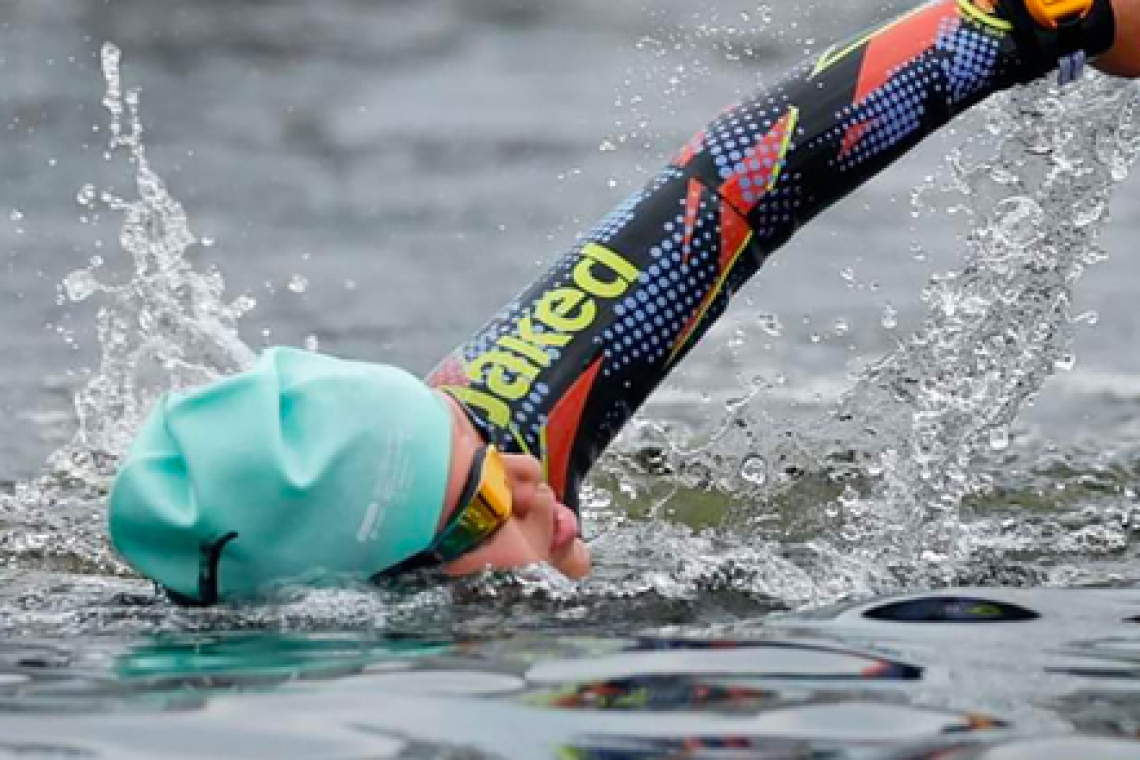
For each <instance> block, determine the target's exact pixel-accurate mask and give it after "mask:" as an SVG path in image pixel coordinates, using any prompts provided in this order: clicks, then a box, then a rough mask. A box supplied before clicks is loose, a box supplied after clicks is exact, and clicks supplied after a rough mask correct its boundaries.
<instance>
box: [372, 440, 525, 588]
mask: <svg viewBox="0 0 1140 760" xmlns="http://www.w3.org/2000/svg"><path fill="white" fill-rule="evenodd" d="M512 506H513V502H512V499H511V488H510V484H509V482H508V480H507V469H506V466H505V465H504V463H503V456H502V454H500V453H499V450H498V449H496V448H495V447H494V446H490V445H488V446H482V447H480V448H479V449H478V450H476V452H475V459H474V461H473V463H472V465H471V472H470V473H469V474H468V476H467V482H466V483H465V484H464V486H463V491H462V492H461V493H460V496H459V506H458V508H456V510H455V511H454V512H453V513H452V515H451V517H450V518H448V520H447V524H446V525H444V526H443V529H442V530H440V532H439V533H438V534H437V535H436V537H435V539H434V540H433V541H432V542H431V544H429V545H428V547H427V548H426V549H424V550H422V551H420V552H417V553H416V554H413V555H412V556H411V557H408V558H407V559H406V560H404V561H403V562H400V563H399V564H397V565H394V566H393V567H390V568H388V569H387V570H384V571H383V572H381V573H380V574H379V575H378V576H377V577H378V578H390V577H392V576H395V575H398V574H400V573H404V572H408V571H410V570H419V569H422V568H426V567H435V566H439V565H446V564H447V563H449V562H454V561H455V560H457V559H459V558H460V557H462V556H463V555H465V554H468V553H470V552H473V551H475V550H476V549H478V548H479V547H480V546H482V545H483V543H484V542H486V541H487V539H489V538H490V537H491V536H493V535H495V533H496V532H497V531H498V530H499V528H501V527H503V526H504V525H506V524H507V521H508V520H510V519H511V514H512V511H513V510H512Z"/></svg>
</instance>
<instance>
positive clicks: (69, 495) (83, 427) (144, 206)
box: [0, 44, 253, 571]
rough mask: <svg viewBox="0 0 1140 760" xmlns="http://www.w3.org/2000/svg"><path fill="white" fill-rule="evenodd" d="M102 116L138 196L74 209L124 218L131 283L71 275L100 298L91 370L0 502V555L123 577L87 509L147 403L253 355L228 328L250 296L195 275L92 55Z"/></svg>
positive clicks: (86, 273)
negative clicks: (33, 470)
mask: <svg viewBox="0 0 1140 760" xmlns="http://www.w3.org/2000/svg"><path fill="white" fill-rule="evenodd" d="M101 58H102V67H103V75H104V78H105V79H106V83H107V89H106V95H105V97H104V99H103V105H104V106H105V107H106V109H107V111H108V113H109V114H110V117H111V118H110V134H111V140H110V144H109V145H108V148H107V158H108V160H111V159H113V158H114V157H116V156H120V155H123V156H125V157H126V158H127V160H128V161H129V162H130V164H131V165H132V168H133V170H134V186H135V189H136V191H137V193H138V197H137V198H134V199H129V198H122V197H119V196H117V195H115V194H113V193H111V192H109V191H103V192H100V191H98V190H97V189H96V188H95V187H94V186H93V185H85V186H84V187H83V188H82V189H80V191H79V193H78V195H77V200H78V202H79V203H80V205H81V206H83V207H84V208H85V210H86V213H94V212H96V211H97V210H98V209H99V208H100V207H105V208H108V209H110V210H111V211H113V212H116V213H118V214H119V215H120V216H121V218H122V226H121V229H120V234H119V242H120V245H121V247H122V250H123V252H124V253H125V254H126V255H127V257H129V261H130V264H129V266H128V267H127V271H128V272H129V276H128V277H126V278H114V277H112V276H111V275H110V274H104V272H103V271H102V270H103V266H104V260H103V258H102V257H101V256H95V257H93V258H92V260H91V264H90V266H88V267H86V268H84V269H79V270H76V271H74V272H72V273H71V274H69V275H68V276H67V277H66V279H65V280H64V283H63V293H64V295H65V296H66V297H67V298H68V299H70V300H71V301H74V302H78V301H83V300H86V299H88V298H93V297H96V298H98V299H99V302H100V306H99V309H98V314H97V317H96V330H97V337H98V341H99V351H100V356H99V364H98V366H97V367H96V368H95V370H94V371H93V372H92V374H91V376H90V379H89V381H88V382H87V384H86V386H85V387H84V388H82V389H81V390H79V392H78V393H77V394H76V396H75V411H76V416H77V419H78V427H77V430H76V432H75V435H74V437H73V438H72V440H71V441H70V442H69V443H68V444H66V445H65V446H63V447H62V448H61V449H59V450H58V451H56V452H55V453H54V454H52V455H51V457H50V458H49V461H48V463H47V467H46V468H45V470H44V474H43V475H41V476H40V477H38V478H36V479H35V480H32V481H27V482H23V483H20V484H18V485H17V487H16V489H15V492H14V494H12V495H8V496H5V497H3V500H2V501H0V552H2V555H3V556H4V557H5V558H6V559H7V561H8V564H13V563H15V562H16V561H17V560H18V559H19V558H23V559H22V560H20V561H28V562H39V563H41V566H42V564H43V563H44V562H48V563H50V562H52V561H55V562H56V563H57V564H61V565H62V566H64V567H67V568H69V569H78V568H83V569H89V568H97V569H99V570H101V571H107V570H110V571H122V570H123V567H122V566H121V564H119V563H118V562H117V561H116V560H115V559H114V558H113V556H112V555H111V554H110V552H108V551H107V549H106V546H105V541H104V539H103V534H104V532H105V531H104V528H103V513H102V509H101V508H99V507H93V506H91V504H90V502H92V501H93V500H96V499H99V498H101V497H102V496H104V495H105V494H106V492H107V490H108V487H109V484H110V481H111V478H112V476H113V474H114V472H115V468H116V464H117V462H118V460H119V458H120V457H121V456H122V454H123V452H124V451H125V450H126V447H127V446H128V444H129V443H130V440H131V438H132V436H133V434H134V432H135V431H136V430H137V429H138V427H139V425H140V424H141V423H142V421H143V419H144V418H145V416H146V414H147V413H148V411H149V410H150V408H151V407H152V406H153V404H154V402H155V400H156V399H157V398H158V397H159V396H160V395H161V394H163V393H165V392H167V391H169V390H172V389H174V390H176V389H179V388H186V387H189V386H193V385H197V384H200V383H202V382H205V381H208V380H210V379H213V378H216V377H218V376H219V375H221V374H225V373H229V372H232V371H234V370H237V369H240V368H241V367H243V366H246V365H247V364H248V363H250V362H251V361H252V359H253V352H252V351H251V350H250V349H249V348H248V347H247V346H246V345H245V344H244V343H243V342H242V341H241V339H240V337H239V336H238V333H237V329H236V326H237V321H238V319H239V318H240V317H241V315H242V314H243V313H244V312H245V311H247V310H248V309H249V308H251V307H252V305H253V304H252V301H251V300H250V299H248V298H239V299H238V300H237V301H236V302H234V303H230V304H227V303H225V302H224V301H223V300H222V293H223V290H224V283H223V281H222V277H221V275H220V274H219V273H218V272H217V271H213V270H211V271H207V272H204V273H203V272H198V271H195V270H194V268H193V266H192V264H191V262H190V261H189V260H188V258H187V253H188V252H190V251H191V250H192V249H193V247H194V246H195V245H196V244H197V243H198V241H197V240H196V239H195V237H194V235H193V234H192V233H191V232H190V229H189V226H188V223H187V219H186V213H185V212H184V210H183V208H182V206H181V204H180V203H179V202H178V201H177V200H175V199H174V198H173V197H171V195H170V193H169V192H168V191H167V189H166V186H165V184H164V183H163V181H162V179H161V178H160V177H159V176H158V175H157V174H156V173H155V172H154V171H153V170H152V169H151V167H150V165H149V163H148V162H147V157H146V151H145V147H144V145H143V140H142V135H143V130H142V123H141V120H140V118H139V92H138V90H134V89H128V90H124V89H123V87H122V80H121V78H120V72H119V60H120V52H119V49H118V48H117V47H115V46H114V45H111V44H106V45H104V46H103V48H102V51H101Z"/></svg>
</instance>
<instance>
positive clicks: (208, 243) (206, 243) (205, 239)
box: [198, 235, 218, 248]
mask: <svg viewBox="0 0 1140 760" xmlns="http://www.w3.org/2000/svg"><path fill="white" fill-rule="evenodd" d="M198 242H199V243H201V244H202V247H203V248H213V247H214V246H215V245H216V244H217V242H218V241H216V240H214V239H213V238H212V237H209V236H207V235H203V236H202V239H201V240H199V241H198Z"/></svg>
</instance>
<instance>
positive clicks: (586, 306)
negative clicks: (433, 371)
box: [448, 243, 641, 427]
mask: <svg viewBox="0 0 1140 760" xmlns="http://www.w3.org/2000/svg"><path fill="white" fill-rule="evenodd" d="M639 274H641V272H640V270H639V269H638V268H637V267H635V266H634V265H633V264H631V263H629V262H628V261H626V260H625V259H624V258H622V257H621V256H620V255H619V254H617V253H615V252H614V251H611V250H609V249H608V248H604V247H602V246H600V245H598V244H596V243H588V244H587V245H586V246H584V247H583V248H582V252H581V254H580V258H579V260H578V263H577V264H576V265H575V266H574V270H573V274H572V277H571V282H570V283H568V284H566V285H564V286H562V287H559V288H555V289H553V290H550V291H548V292H546V293H544V294H543V295H542V297H541V298H539V299H538V300H537V301H535V303H534V306H533V307H532V308H531V309H530V311H529V312H528V313H526V314H524V315H523V316H522V317H521V318H520V319H519V320H518V322H517V323H516V324H515V327H514V329H513V330H511V331H510V332H508V333H506V334H504V335H502V336H500V337H499V338H498V339H497V340H496V341H495V343H494V344H493V345H492V347H491V348H490V350H488V351H486V352H484V353H483V354H481V355H480V356H478V357H477V358H475V359H474V360H473V361H471V362H470V363H468V364H467V366H466V370H465V371H466V375H467V378H468V379H469V380H471V381H472V382H473V383H479V384H481V385H482V386H483V387H485V388H486V389H487V391H486V392H484V391H481V390H476V389H475V388H460V387H455V386H450V387H449V388H448V390H450V391H451V392H452V393H454V394H455V395H456V396H458V397H459V398H462V399H463V401H464V402H466V403H467V404H469V405H471V406H472V407H476V408H478V409H481V410H483V411H484V412H486V414H487V418H488V419H489V420H490V421H491V422H492V423H493V424H495V425H498V426H499V427H506V426H507V424H508V423H509V422H510V406H509V404H508V403H507V402H510V401H517V400H519V399H521V398H523V397H525V396H526V395H527V394H528V393H530V391H531V386H533V385H534V381H535V378H537V377H538V374H539V372H541V371H542V370H543V369H546V368H547V367H549V366H550V362H551V358H550V354H549V353H548V352H549V351H550V350H551V349H561V348H564V347H566V346H567V345H569V344H570V342H571V341H573V340H574V338H575V337H576V336H578V335H579V334H580V333H581V332H582V331H583V330H585V329H587V328H588V327H590V325H592V324H593V323H594V321H595V320H596V319H597V317H598V301H599V300H607V301H609V300H613V299H615V298H619V297H620V296H622V295H624V294H625V292H626V291H627V290H629V286H630V285H631V284H632V283H633V282H634V281H635V280H636V279H637V277H638V275H639Z"/></svg>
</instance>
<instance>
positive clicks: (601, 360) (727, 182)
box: [428, 0, 1114, 508]
mask: <svg viewBox="0 0 1140 760" xmlns="http://www.w3.org/2000/svg"><path fill="white" fill-rule="evenodd" d="M1021 2H1022V0H1003V2H999V0H938V1H937V2H933V3H931V4H928V5H924V6H922V7H920V8H918V9H916V10H914V11H912V12H910V13H907V14H905V15H903V16H901V17H900V18H897V19H895V20H893V21H891V22H889V23H887V24H884V25H882V26H879V27H877V28H875V29H872V30H871V31H870V32H868V33H866V34H863V35H860V36H858V37H855V38H853V39H852V40H850V41H848V42H845V43H842V44H838V45H834V46H832V47H830V48H828V49H827V50H825V51H824V52H823V53H822V54H821V55H819V56H818V58H816V59H814V60H810V61H808V62H807V63H805V64H804V65H802V66H800V67H799V68H797V69H795V70H794V71H793V72H792V73H791V74H790V75H789V76H788V77H787V78H786V79H785V80H784V81H782V82H781V83H779V84H778V85H776V86H775V87H773V88H771V89H770V90H767V91H762V92H760V93H759V94H757V95H755V96H754V97H752V98H750V99H748V100H746V101H744V102H743V103H741V104H739V105H736V106H734V107H731V108H729V109H727V110H726V111H724V112H723V113H722V114H721V115H720V116H719V117H718V118H717V119H716V120H714V121H713V122H712V124H710V125H709V126H708V127H707V128H706V129H705V130H703V131H701V132H700V133H698V134H697V135H696V137H694V138H693V139H692V141H691V142H689V144H688V145H686V146H685V147H684V148H683V149H682V150H681V151H680V153H678V154H677V156H676V157H675V158H674V159H673V161H672V162H671V163H670V164H669V165H668V166H667V167H665V168H664V169H663V170H662V171H661V172H660V173H659V174H657V176H655V177H654V178H653V179H652V180H651V181H650V182H649V183H648V185H646V186H645V187H644V188H643V189H642V190H640V191H638V192H636V193H634V194H633V195H632V196H631V197H630V198H629V199H628V200H626V201H625V202H624V203H622V204H621V205H620V206H618V207H617V208H616V209H614V211H613V212H611V213H610V214H609V216H607V217H606V218H605V219H603V220H602V222H601V223H600V224H599V225H598V226H597V227H595V228H594V230H593V231H592V232H590V233H589V234H588V235H587V236H586V237H585V238H584V239H583V240H582V242H581V243H580V244H579V245H577V246H575V247H574V249H573V250H571V251H570V252H569V253H567V254H566V255H565V256H564V257H563V258H562V259H561V260H559V261H558V262H557V263H556V264H555V265H554V266H553V267H552V268H551V269H550V270H549V271H548V272H547V273H546V274H545V275H544V276H543V277H541V278H540V279H539V280H538V281H537V282H535V283H534V284H533V285H532V286H531V287H529V288H527V289H526V290H525V291H524V292H523V293H522V294H521V295H519V296H518V297H517V298H515V299H514V300H513V301H511V302H510V303H509V304H507V305H506V307H504V308H503V309H502V310H501V311H500V312H499V314H498V315H496V316H495V317H494V318H493V319H492V320H491V321H490V322H489V323H488V324H487V325H486V326H485V327H484V328H482V329H481V330H480V331H479V332H478V333H477V334H476V335H475V336H474V337H473V338H472V339H471V340H470V341H468V342H467V343H465V344H464V345H462V346H460V347H459V348H458V349H456V350H455V351H454V352H453V353H452V354H451V355H449V356H448V357H447V358H445V359H444V361H443V362H442V363H441V364H440V366H439V367H437V368H436V369H435V370H434V371H433V372H432V373H431V375H430V376H429V378H428V382H429V384H431V385H434V386H436V387H439V388H441V389H443V390H445V391H446V392H448V393H449V394H451V395H452V396H453V397H454V398H456V399H457V400H459V401H460V402H461V403H462V404H463V405H464V406H465V407H466V409H467V410H468V412H469V414H470V416H471V418H472V421H473V422H474V423H475V425H476V427H477V428H479V430H480V431H481V432H482V433H483V435H484V436H485V438H486V439H487V440H488V441H490V442H492V443H494V444H496V445H498V446H499V447H500V448H503V449H505V450H508V451H516V452H526V453H530V454H533V455H534V456H535V457H537V458H539V459H540V460H541V461H542V462H543V464H544V467H545V470H546V475H547V479H548V481H549V482H550V484H551V486H553V488H554V490H555V492H556V493H557V494H558V495H559V497H560V498H561V499H562V500H563V501H564V502H565V503H567V504H569V505H570V506H572V507H575V508H577V503H578V488H579V486H580V484H581V481H582V479H583V478H584V477H585V475H586V472H587V471H588V470H589V468H590V467H591V465H592V464H593V463H594V461H595V460H596V459H597V457H598V456H599V455H600V454H601V452H602V450H603V449H604V448H605V447H606V446H607V445H608V444H609V442H610V441H611V440H612V439H613V438H614V436H615V435H616V434H617V433H618V431H619V430H620V429H621V427H622V425H623V424H624V423H625V422H626V420H628V419H629V418H630V416H631V415H632V414H633V413H634V412H635V411H636V410H637V408H638V407H639V406H640V405H641V404H642V402H643V401H644V400H645V398H646V397H647V396H648V395H649V393H650V392H651V391H652V390H653V389H654V388H655V387H656V386H657V385H658V384H659V383H660V382H661V380H662V379H663V378H664V377H665V376H666V375H667V374H668V373H669V371H670V370H671V369H672V368H673V367H674V366H675V365H676V364H677V362H679V361H680V360H681V359H682V358H683V357H684V356H685V355H686V353H688V351H689V350H690V349H691V348H692V347H693V346H694V344H696V342H697V341H698V340H699V339H700V338H701V336H702V335H704V334H705V332H706V331H707V330H708V329H709V327H710V326H711V325H712V323H713V322H714V321H715V320H716V319H717V318H718V317H719V316H720V315H721V314H722V313H723V312H724V310H725V308H726V307H727V306H728V302H729V300H730V298H731V297H732V295H733V293H735V292H736V291H737V290H738V289H739V288H740V287H741V285H743V284H744V282H745V281H746V280H747V279H748V278H749V277H751V276H752V274H753V273H754V272H755V271H756V270H757V269H758V268H759V267H760V265H761V264H762V263H763V262H764V260H765V259H766V258H767V257H768V255H769V254H771V253H772V252H773V251H774V250H776V248H778V247H779V246H780V245H782V244H783V243H784V242H785V241H786V240H788V238H789V237H791V235H792V233H793V232H795V230H796V229H797V228H799V227H800V226H801V225H803V224H804V223H805V222H807V221H808V220H809V219H811V218H812V217H814V216H815V215H816V214H818V213H819V212H821V211H823V210H824V209H825V208H827V207H828V206H830V205H831V204H832V203H834V202H835V201H836V200H838V199H839V198H841V197H843V196H844V195H846V194H847V193H849V192H851V191H852V190H853V189H855V188H856V187H858V186H859V185H860V184H862V183H863V182H864V181H866V180H867V179H869V178H870V177H872V176H873V175H874V174H876V173H877V172H879V171H880V170H881V169H883V168H885V167H886V166H887V165H889V164H890V163H891V162H893V161H894V160H895V159H897V158H899V157H900V156H901V155H902V154H903V153H905V152H906V151H907V150H908V149H910V148H911V147H912V146H914V145H915V144H917V143H918V142H919V141H920V140H922V138H923V137H925V136H926V135H928V134H930V133H931V132H933V131H934V130H936V129H938V128H939V127H941V126H942V125H944V124H945V123H946V122H948V121H949V120H950V119H951V118H952V117H954V116H955V115H956V114H958V113H960V112H961V111H963V110H965V109H967V108H969V107H970V106H972V105H973V104H975V103H977V102H978V101H980V100H982V99H983V98H985V97H987V96H988V95H990V94H991V93H993V92H995V91H997V90H1000V89H1003V88H1006V87H1009V86H1011V85H1013V84H1016V83H1021V82H1026V81H1029V80H1031V79H1033V78H1036V77H1038V76H1040V75H1042V74H1044V73H1046V72H1047V71H1049V70H1051V69H1053V68H1055V67H1056V66H1057V64H1058V61H1065V62H1067V63H1070V64H1071V62H1072V60H1073V56H1078V57H1079V56H1080V55H1082V54H1083V53H1087V54H1088V55H1090V56H1092V55H1096V54H1098V53H1100V52H1103V51H1104V50H1107V49H1108V48H1109V47H1110V46H1111V44H1112V39H1113V33H1114V25H1113V21H1112V11H1111V8H1110V7H1109V5H1108V2H1107V0H1098V2H1097V4H1096V6H1095V8H1094V11H1093V12H1092V13H1090V14H1089V16H1088V17H1086V19H1085V20H1084V21H1083V22H1079V23H1074V24H1073V25H1071V26H1069V27H1066V29H1064V30H1062V32H1059V33H1045V32H1043V31H1042V30H1041V29H1040V28H1039V27H1038V26H1037V25H1035V24H1034V23H1033V22H1032V20H1030V18H1029V16H1028V15H1027V13H1026V11H1025V8H1024V6H1023V5H1022V4H1021Z"/></svg>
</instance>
